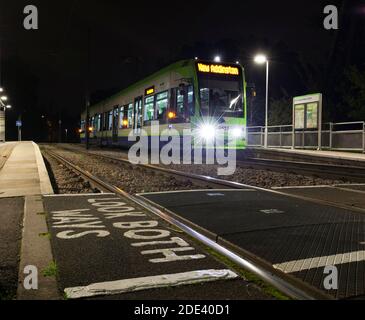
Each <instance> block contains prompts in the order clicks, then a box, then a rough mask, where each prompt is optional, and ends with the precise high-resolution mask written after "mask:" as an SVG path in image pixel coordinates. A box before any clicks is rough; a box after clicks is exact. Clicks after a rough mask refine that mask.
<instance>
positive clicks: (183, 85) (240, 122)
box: [80, 59, 247, 149]
mask: <svg viewBox="0 0 365 320" xmlns="http://www.w3.org/2000/svg"><path fill="white" fill-rule="evenodd" d="M246 109H247V103H246V81H245V74H244V69H243V67H242V66H241V65H240V64H238V63H216V62H213V61H203V60H197V59H191V60H183V61H179V62H176V63H174V64H172V65H170V66H168V67H166V68H163V69H162V70H160V71H158V72H156V73H154V74H152V75H150V76H149V77H147V78H145V79H143V80H141V81H139V82H137V83H135V84H133V85H131V86H129V87H128V88H125V89H124V90H122V91H120V92H118V93H116V94H115V95H113V96H111V97H109V98H107V99H105V100H104V101H101V102H99V103H97V104H95V105H92V106H90V108H89V119H88V121H87V114H86V110H85V111H84V112H83V113H82V114H81V127H80V138H81V141H82V142H83V143H85V142H86V130H88V131H89V132H88V134H89V143H90V144H97V145H102V146H123V147H129V146H131V145H132V144H133V143H135V142H130V141H129V140H130V139H129V138H128V137H129V135H130V133H131V132H133V133H134V134H136V135H138V134H139V132H141V130H142V129H144V130H145V132H147V134H148V135H151V132H153V131H151V125H152V124H153V123H155V121H158V122H159V130H161V131H162V130H166V129H175V130H174V132H179V133H180V134H181V135H182V133H183V130H184V129H190V130H191V132H193V133H192V134H193V135H196V136H198V137H194V138H199V139H201V140H204V139H206V140H208V139H212V138H214V136H215V135H216V132H218V131H220V132H221V131H223V130H224V132H225V134H227V135H228V133H230V135H229V137H230V139H234V144H230V145H234V146H235V148H237V149H244V148H245V147H246V123H247V122H246ZM219 129H221V130H219Z"/></svg>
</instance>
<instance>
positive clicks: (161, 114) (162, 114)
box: [156, 91, 169, 123]
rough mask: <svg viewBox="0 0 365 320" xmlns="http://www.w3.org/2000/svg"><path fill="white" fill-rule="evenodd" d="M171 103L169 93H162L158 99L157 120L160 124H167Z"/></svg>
mask: <svg viewBox="0 0 365 320" xmlns="http://www.w3.org/2000/svg"><path fill="white" fill-rule="evenodd" d="M168 103H169V98H168V92H167V91H165V92H162V93H160V94H158V95H157V97H156V109H157V120H159V121H160V123H164V122H166V113H167V107H168Z"/></svg>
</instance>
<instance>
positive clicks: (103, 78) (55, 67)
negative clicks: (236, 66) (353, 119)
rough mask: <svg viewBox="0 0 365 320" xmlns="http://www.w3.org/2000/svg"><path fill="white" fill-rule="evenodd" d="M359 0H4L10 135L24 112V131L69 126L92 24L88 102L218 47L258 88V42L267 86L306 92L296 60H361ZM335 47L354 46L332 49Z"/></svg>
mask: <svg viewBox="0 0 365 320" xmlns="http://www.w3.org/2000/svg"><path fill="white" fill-rule="evenodd" d="M361 3H362V2H361V1H355V2H352V1H351V2H350V1H348V2H347V1H346V3H345V4H344V1H330V2H327V1H319V0H310V1H309V0H307V1H283V0H277V1H267V0H266V1H263V0H255V1H247V0H242V1H228V0H226V1H134V2H127V1H105V0H104V1H77V0H64V1H49V0H48V1H35V0H34V1H33V0H32V1H19V0H16V1H14V0H12V1H10V0H1V1H0V4H1V5H0V8H1V10H0V30H1V32H0V39H1V44H2V59H1V60H2V63H1V83H2V86H3V87H5V88H6V90H7V94H8V95H9V97H11V104H12V105H13V110H12V111H11V112H9V116H8V121H9V122H10V121H11V123H9V124H8V127H9V128H11V129H10V130H8V131H9V132H8V137H9V138H10V139H11V138H14V134H15V126H14V125H13V124H14V123H15V119H16V118H17V117H18V116H19V114H20V113H21V114H22V115H23V119H26V118H28V123H27V124H26V123H24V126H25V127H24V132H25V133H24V134H25V135H26V138H28V139H35V140H37V139H38V140H42V139H46V137H44V136H42V134H40V133H37V134H36V133H35V132H36V130H35V129H34V128H35V127H37V128H42V125H44V123H43V122H42V121H46V120H47V119H49V121H53V122H52V126H53V128H54V127H55V124H54V122H55V121H56V119H57V118H61V119H62V121H63V123H64V128H69V129H70V130H74V126H76V125H75V122H76V124H77V121H78V116H79V113H80V111H81V110H82V109H83V108H84V105H85V102H84V101H85V83H86V78H87V72H86V70H87V52H88V41H87V38H88V37H87V34H88V32H87V30H88V29H90V30H91V36H90V40H91V41H90V55H91V69H90V92H91V97H92V101H93V102H95V101H97V100H100V99H102V98H104V97H106V96H108V95H110V94H112V93H114V92H116V91H118V90H119V89H121V88H123V87H125V86H127V85H129V84H131V83H133V82H134V81H136V80H139V79H141V78H143V77H144V76H146V75H148V74H150V73H152V72H154V71H157V70H158V69H159V68H161V67H163V66H165V65H167V64H169V63H171V62H174V61H177V60H179V59H183V58H193V57H195V56H198V57H199V58H204V59H210V58H212V57H214V55H216V54H220V55H221V56H222V58H223V60H225V61H236V60H239V61H241V63H242V64H243V65H244V67H245V69H246V73H247V81H248V82H249V83H251V84H254V85H255V87H256V89H257V93H258V98H260V97H261V96H263V95H264V80H265V73H264V68H262V67H260V66H257V65H254V64H253V62H252V58H253V56H254V55H255V53H257V52H259V51H263V52H265V53H267V54H268V55H269V57H270V59H271V60H272V73H271V83H272V85H271V96H272V97H273V98H280V97H281V95H282V94H283V92H287V93H288V94H290V95H297V94H302V93H307V92H305V90H306V89H307V88H306V86H305V83H304V82H305V81H304V80H303V79H301V77H300V75H298V72H299V71H298V70H299V69H300V67H298V66H299V64H298V61H301V62H303V61H304V62H303V63H304V64H310V65H316V66H325V65H326V64H328V61H329V60H331V58H332V59H334V60H333V61H337V60H338V59H340V60H341V61H342V64H343V63H347V64H348V63H357V64H361V63H363V62H362V57H363V56H364V54H362V53H365V51H364V47H361V45H363V42H361V41H362V40H358V41H357V40H356V39H355V40H353V39H352V38H351V37H352V36H354V37H355V38H356V37H360V36H361V35H364V34H365V33H364V22H365V21H364V17H365V11H362V10H363V9H362V8H365V6H362V4H361ZM28 4H33V5H36V6H37V7H38V9H39V30H36V31H26V30H25V29H24V28H23V19H24V14H23V8H24V7H25V6H26V5H28ZM326 4H336V5H338V8H339V10H340V14H341V19H342V20H341V19H340V30H338V31H327V30H325V29H324V28H323V19H324V14H323V8H324V6H325V5H326ZM359 26H360V27H359ZM354 28H355V29H356V32H354V31H353V29H354ZM359 28H360V29H361V30H360V29H359ZM349 38H350V40H348V39H349ZM349 41H350V42H349ZM359 41H360V42H359ZM351 46H353V47H356V51H357V53H356V54H352V49H351V48H352V47H351ZM335 50H339V51H340V52H342V51H344V52H345V53H348V52H350V54H347V55H346V54H345V55H343V54H342V53H341V54H340V58H333V56H334V51H335ZM341 50H342V51H341ZM354 51H355V49H354ZM359 51H360V52H359ZM343 59H346V60H343ZM336 63H339V64H341V63H340V62H336ZM298 68H299V69H298ZM323 70H326V69H323ZM324 72H326V71H324ZM258 108H260V106H258ZM41 116H44V118H42V117H41ZM39 119H42V120H39ZM13 121H14V123H13ZM24 121H25V120H24ZM57 122H58V121H57ZM42 123H43V124H42ZM57 125H58V124H57Z"/></svg>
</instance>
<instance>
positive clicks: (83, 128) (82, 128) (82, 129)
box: [81, 120, 85, 131]
mask: <svg viewBox="0 0 365 320" xmlns="http://www.w3.org/2000/svg"><path fill="white" fill-rule="evenodd" d="M81 131H85V120H82V121H81Z"/></svg>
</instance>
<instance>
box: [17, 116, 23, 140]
mask: <svg viewBox="0 0 365 320" xmlns="http://www.w3.org/2000/svg"><path fill="white" fill-rule="evenodd" d="M18 119H19V121H20V122H21V121H22V115H20V116H19V118H18ZM18 141H22V127H21V126H18Z"/></svg>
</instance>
